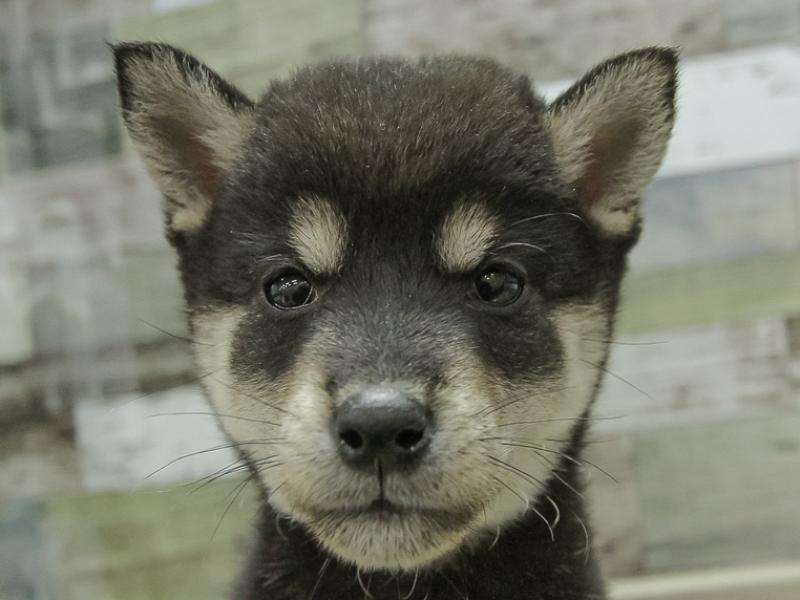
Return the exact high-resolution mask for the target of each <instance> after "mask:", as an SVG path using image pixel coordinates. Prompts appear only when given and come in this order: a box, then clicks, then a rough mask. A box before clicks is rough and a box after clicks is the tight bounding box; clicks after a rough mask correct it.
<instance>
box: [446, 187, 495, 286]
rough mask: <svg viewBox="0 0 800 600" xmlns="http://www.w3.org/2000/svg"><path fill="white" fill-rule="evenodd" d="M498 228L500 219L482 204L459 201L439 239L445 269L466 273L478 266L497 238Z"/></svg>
mask: <svg viewBox="0 0 800 600" xmlns="http://www.w3.org/2000/svg"><path fill="white" fill-rule="evenodd" d="M497 230H498V223H497V218H496V217H495V216H494V215H493V214H492V213H491V212H489V210H488V209H487V208H486V207H485V206H484V205H483V204H478V203H477V202H464V203H462V204H459V205H458V206H457V207H456V208H455V209H454V210H453V211H452V212H451V213H450V214H449V215H447V218H446V219H445V220H444V223H443V224H442V228H441V230H440V231H439V235H438V236H437V238H436V251H437V253H438V255H439V258H440V259H441V261H442V266H443V267H444V269H445V270H446V271H448V272H451V273H463V272H466V271H471V270H472V269H474V268H476V267H477V266H479V265H480V263H481V262H482V261H483V259H484V257H485V256H486V254H487V253H488V252H489V249H490V248H491V246H492V243H493V242H494V241H495V239H496V238H497Z"/></svg>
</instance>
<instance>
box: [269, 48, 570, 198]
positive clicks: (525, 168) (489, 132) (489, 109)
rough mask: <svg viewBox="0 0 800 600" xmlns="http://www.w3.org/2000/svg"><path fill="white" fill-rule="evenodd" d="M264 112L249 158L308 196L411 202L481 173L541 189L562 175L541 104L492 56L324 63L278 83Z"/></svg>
mask: <svg viewBox="0 0 800 600" xmlns="http://www.w3.org/2000/svg"><path fill="white" fill-rule="evenodd" d="M256 110H257V115H258V123H259V125H258V128H257V135H256V138H255V141H256V143H260V145H261V147H260V148H259V150H260V151H259V152H258V153H257V155H254V159H253V160H260V159H259V157H262V158H263V157H267V158H268V160H269V161H270V163H271V164H272V165H274V167H275V169H274V172H279V173H281V174H283V175H284V176H286V177H289V178H291V179H292V180H293V182H294V183H295V184H300V185H307V186H309V187H307V188H306V189H311V190H316V189H319V187H320V185H321V184H320V182H325V185H327V186H328V188H329V189H326V190H323V192H324V193H326V194H327V195H329V196H330V197H336V196H337V194H336V192H339V193H340V194H348V193H350V194H355V193H358V194H361V195H364V194H367V195H371V196H372V197H386V196H390V195H396V194H404V193H406V192H408V191H409V190H410V189H411V188H413V189H419V188H421V187H424V186H426V185H429V184H430V183H431V182H432V181H433V180H435V179H436V178H437V177H439V178H441V177H446V178H447V179H448V180H449V181H453V180H464V179H466V178H469V177H472V178H475V177H478V176H479V175H478V172H479V171H480V177H481V178H483V179H485V178H486V177H491V176H492V175H497V176H498V177H501V176H502V177H505V178H510V179H514V180H515V182H517V183H522V184H524V183H535V184H536V185H539V186H541V185H542V184H543V183H544V184H546V183H547V181H548V180H552V179H554V178H555V173H556V169H555V159H554V158H553V157H552V152H551V151H550V144H549V141H548V136H547V134H546V132H545V130H544V126H543V120H544V110H545V105H544V102H543V101H542V100H541V99H540V98H538V97H537V96H536V95H535V94H534V93H533V91H532V89H531V83H530V81H529V80H528V79H527V78H526V77H524V76H520V75H517V74H514V73H513V72H511V71H509V70H508V69H506V68H504V67H502V66H500V65H498V64H497V63H495V62H494V61H491V60H487V59H479V58H465V57H438V58H432V59H422V60H419V61H414V62H412V61H406V60H391V59H370V60H360V61H355V62H333V63H327V64H322V65H318V66H314V67H309V68H305V69H302V70H300V71H298V72H297V73H296V74H295V75H294V77H292V78H290V79H288V80H286V81H278V82H275V83H273V84H272V86H271V87H270V88H269V90H268V91H267V93H266V94H265V95H264V97H263V98H262V99H261V100H260V102H259V103H258V106H257V109H256ZM253 166H255V165H253ZM465 184H466V182H465ZM334 186H335V187H336V188H337V189H335V190H332V189H330V188H331V187H334Z"/></svg>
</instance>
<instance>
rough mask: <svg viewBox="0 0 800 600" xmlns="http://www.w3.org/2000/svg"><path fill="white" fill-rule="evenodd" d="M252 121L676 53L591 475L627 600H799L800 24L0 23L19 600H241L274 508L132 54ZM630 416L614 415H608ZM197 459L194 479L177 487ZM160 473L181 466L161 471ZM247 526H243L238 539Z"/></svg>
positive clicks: (72, 16) (458, 8)
mask: <svg viewBox="0 0 800 600" xmlns="http://www.w3.org/2000/svg"><path fill="white" fill-rule="evenodd" d="M130 39H147V40H161V41H166V42H170V43H172V44H175V45H178V46H182V47H184V48H186V49H188V50H189V51H192V52H195V53H197V54H198V55H199V56H200V57H201V58H202V59H203V60H204V61H206V62H207V63H208V64H210V65H211V66H212V67H213V68H215V69H217V70H219V71H220V72H221V73H222V74H223V75H225V76H227V77H229V78H230V79H231V80H233V81H234V82H236V83H237V84H239V85H240V86H241V87H242V88H243V89H245V90H246V91H248V92H249V93H251V94H253V95H257V94H258V93H259V90H262V89H263V88H264V86H265V83H266V82H267V81H268V80H269V79H270V78H272V77H276V76H280V75H283V74H286V73H287V72H289V71H290V70H291V69H292V67H293V66H296V65H300V64H303V63H307V62H309V61H317V60H322V59H326V58H330V57H338V56H358V55H364V54H374V53H384V54H400V55H410V56H413V55H420V54H428V53H433V52H445V51H467V52H471V53H481V54H487V55H490V56H494V57H496V58H498V59H500V60H502V61H503V62H505V63H506V64H508V65H510V66H512V67H515V68H517V69H519V70H521V71H524V72H526V73H529V74H530V75H531V76H532V77H533V79H534V81H536V82H537V85H538V86H539V88H540V90H541V91H542V92H543V93H544V94H546V95H547V96H548V97H553V96H554V95H555V94H556V93H557V92H558V91H559V90H560V89H563V88H564V87H565V86H566V85H568V83H569V82H570V81H571V80H572V79H573V78H575V77H577V76H579V75H580V74H581V73H582V72H583V71H585V70H586V69H587V68H588V67H589V66H591V65H592V64H594V63H596V62H598V61H599V60H601V59H603V58H605V57H607V56H609V55H612V54H614V53H616V52H620V51H624V50H627V49H631V48H635V47H638V46H644V45H651V44H670V45H678V46H680V47H681V49H682V56H683V64H682V73H681V87H680V94H679V113H678V114H679V117H678V123H677V127H676V131H675V137H674V140H673V142H672V145H671V147H670V152H669V155H668V157H667V160H666V162H665V165H664V167H663V169H662V170H661V172H660V174H659V176H658V178H657V180H656V181H655V182H654V183H653V185H652V186H651V187H650V189H649V191H648V193H647V204H646V227H645V233H644V237H643V239H642V241H641V243H640V245H639V246H638V247H637V248H636V250H635V251H634V254H633V257H632V271H631V273H630V276H629V277H628V280H627V283H626V285H625V290H624V297H623V308H622V313H621V316H620V321H619V329H618V338H619V340H620V342H622V343H620V344H617V345H615V346H614V349H613V358H612V363H611V365H610V370H611V371H612V374H611V375H610V376H609V377H608V378H607V381H606V385H605V389H604V392H603V394H602V397H601V400H600V401H599V403H598V405H597V414H598V415H599V416H601V417H604V418H603V419H602V420H599V421H598V422H597V423H596V424H595V427H594V431H593V434H592V442H591V444H590V456H589V458H590V459H591V460H592V461H593V462H595V463H597V464H598V465H599V466H601V467H602V468H603V469H604V470H606V471H608V472H609V473H611V474H612V475H613V476H614V478H615V479H616V481H614V480H612V479H610V478H608V477H605V476H604V475H603V474H602V473H600V472H599V471H596V470H593V472H590V473H587V476H589V477H590V480H591V481H590V486H589V495H590V498H591V502H592V506H593V509H592V510H593V513H594V526H595V529H596V531H595V537H594V543H595V545H596V551H597V552H598V553H599V554H600V557H601V560H602V564H603V567H604V569H605V571H606V572H607V574H608V575H609V576H610V577H612V578H613V582H614V583H613V585H612V590H613V593H614V597H615V598H616V599H619V600H651V599H652V600H655V599H663V600H667V599H674V600H678V599H680V600H718V599H722V598H724V599H725V600H751V599H752V600H790V599H791V600H797V598H800V511H798V509H799V508H800V0H761V1H759V2H753V1H752V0H602V1H601V0H573V1H569V2H567V1H557V0H505V1H502V2H497V1H492V0H437V1H436V2H431V1H429V0H411V1H400V0H337V1H336V2H332V1H330V0H216V1H214V0H136V1H122V0H116V1H108V0H105V1H101V0H0V600H43V599H58V600H62V599H65V600H66V599H69V600H73V599H74V600H79V599H80V600H87V599H91V600H94V599H103V600H105V599H109V600H117V599H119V600H133V599H137V600H138V599H142V600H144V599H148V600H153V599H162V598H163V599H165V600H166V599H178V598H192V599H194V600H203V599H206V598H208V599H209V600H210V599H212V598H221V597H225V596H224V595H225V590H227V589H228V586H229V582H230V580H231V578H232V576H233V573H234V567H235V565H236V563H237V558H238V555H239V552H240V549H241V548H242V547H243V545H244V543H245V541H246V539H247V534H248V532H249V523H250V521H251V519H252V515H253V510H254V508H253V507H254V503H253V494H252V491H251V490H245V491H244V493H241V494H240V492H241V487H240V485H239V480H220V481H212V482H210V483H209V484H208V485H204V484H203V481H202V480H201V482H200V483H192V482H197V481H198V480H200V478H202V477H204V476H208V475H209V474H213V473H214V472H215V471H216V470H217V469H220V468H222V467H224V466H225V465H227V464H228V463H230V462H232V460H233V459H232V457H231V456H230V454H228V451H223V450H220V451H211V452H203V453H201V454H197V455H195V456H191V457H187V458H184V459H181V460H176V459H178V458H179V457H182V456H184V455H186V454H188V453H191V452H195V451H201V450H207V449H210V448H214V447H215V446H216V445H217V444H220V443H222V440H221V438H220V436H219V434H217V433H216V430H215V427H214V425H213V423H212V421H211V419H210V418H208V417H206V416H204V415H186V414H182V415H178V414H169V413H187V412H198V411H203V410H205V409H204V407H203V401H202V398H201V396H200V393H199V391H198V388H197V385H196V382H195V375H194V374H193V371H192V364H191V360H190V356H189V353H188V347H187V344H186V343H185V341H184V340H182V339H181V336H183V335H185V333H186V331H185V326H184V323H183V317H182V313H181V294H180V289H179V287H178V280H177V276H176V273H175V261H174V257H173V255H172V253H171V251H170V250H169V248H168V247H167V245H166V243H165V242H164V241H163V240H162V233H161V215H160V210H159V197H158V195H157V193H156V191H155V189H154V187H153V185H152V184H151V183H150V181H149V180H148V179H147V177H146V176H145V173H144V171H143V168H142V166H141V164H140V163H139V161H138V160H137V158H136V157H135V156H134V155H133V154H132V152H131V149H130V146H129V143H128V142H127V140H126V138H125V136H124V134H123V132H122V130H121V127H120V123H119V120H118V117H117V108H116V98H115V90H114V83H113V78H112V68H111V60H110V53H109V50H108V48H107V46H106V42H107V41H115V40H130ZM606 417H607V418H606ZM172 461H175V462H172ZM162 467H163V469H162V470H159V471H158V472H156V473H154V474H153V472H154V471H156V470H157V469H161V468H162ZM223 516H224V518H223Z"/></svg>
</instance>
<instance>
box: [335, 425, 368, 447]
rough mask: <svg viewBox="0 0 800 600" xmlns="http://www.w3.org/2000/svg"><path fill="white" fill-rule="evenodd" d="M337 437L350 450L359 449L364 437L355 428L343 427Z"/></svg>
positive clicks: (362, 444)
mask: <svg viewBox="0 0 800 600" xmlns="http://www.w3.org/2000/svg"><path fill="white" fill-rule="evenodd" d="M339 439H340V440H341V441H342V443H343V444H344V445H345V446H347V447H348V448H350V449H351V450H360V449H361V448H362V447H363V446H364V438H363V437H361V434H360V433H358V432H357V431H356V430H355V429H345V430H344V431H341V432H339Z"/></svg>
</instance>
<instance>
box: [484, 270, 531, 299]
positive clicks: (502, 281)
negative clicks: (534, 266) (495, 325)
mask: <svg viewBox="0 0 800 600" xmlns="http://www.w3.org/2000/svg"><path fill="white" fill-rule="evenodd" d="M522 287H523V285H522V280H521V279H520V278H519V277H518V276H517V275H515V274H514V273H512V272H510V271H508V270H506V269H503V268H501V267H491V268H489V269H486V270H485V271H483V273H481V274H480V275H478V278H477V279H476V280H475V289H476V290H477V292H478V297H479V298H480V299H481V300H483V301H484V302H486V303H488V304H494V305H495V306H508V305H509V304H513V303H514V302H516V301H517V300H519V297H520V296H521V295H522Z"/></svg>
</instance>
